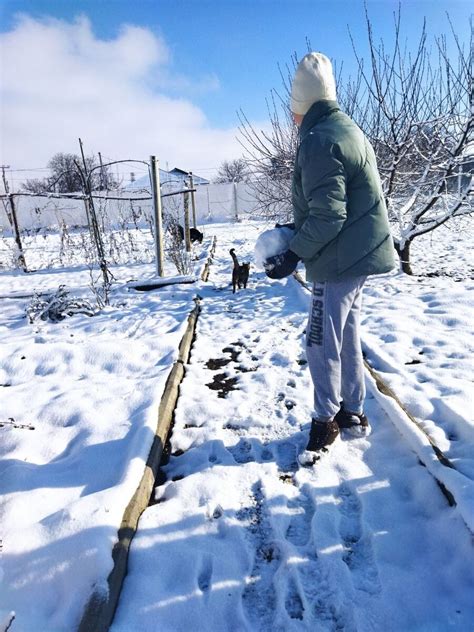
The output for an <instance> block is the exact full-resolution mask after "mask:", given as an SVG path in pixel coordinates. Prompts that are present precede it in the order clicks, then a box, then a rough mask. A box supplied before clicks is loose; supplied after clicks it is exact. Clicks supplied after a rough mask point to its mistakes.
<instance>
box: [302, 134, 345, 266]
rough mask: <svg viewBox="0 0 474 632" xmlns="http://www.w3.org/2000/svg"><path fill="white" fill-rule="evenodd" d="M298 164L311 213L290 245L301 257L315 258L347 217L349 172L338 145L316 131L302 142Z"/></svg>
mask: <svg viewBox="0 0 474 632" xmlns="http://www.w3.org/2000/svg"><path fill="white" fill-rule="evenodd" d="M298 168H299V170H300V174H301V185H302V190H303V196H304V198H305V200H306V203H307V204H308V215H307V217H306V219H305V221H304V222H303V224H302V225H301V226H300V228H299V230H298V231H297V233H296V235H295V236H294V237H293V239H292V240H291V242H290V249H291V250H292V251H293V252H295V253H296V254H297V255H298V256H299V257H300V258H301V259H312V258H314V257H316V256H317V254H318V253H319V252H320V251H321V250H322V248H324V246H326V244H328V243H329V242H330V241H332V240H333V239H334V238H335V237H336V236H337V235H338V233H339V231H340V230H341V228H342V225H343V224H344V222H345V220H346V217H347V214H346V173H345V169H344V165H343V163H342V161H341V156H340V151H339V148H338V146H337V145H334V144H333V143H330V142H328V141H327V140H324V139H321V138H320V137H319V136H318V135H317V134H310V135H309V136H307V137H306V138H305V139H304V141H303V143H302V145H301V146H300V149H299V152H298Z"/></svg>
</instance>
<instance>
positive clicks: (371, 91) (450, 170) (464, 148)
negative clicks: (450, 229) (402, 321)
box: [345, 9, 474, 274]
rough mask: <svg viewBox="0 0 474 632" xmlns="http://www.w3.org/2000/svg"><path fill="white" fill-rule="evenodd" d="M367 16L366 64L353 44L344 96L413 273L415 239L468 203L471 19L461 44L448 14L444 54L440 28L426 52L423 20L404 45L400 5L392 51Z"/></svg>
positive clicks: (473, 113)
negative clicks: (413, 43) (368, 146)
mask: <svg viewBox="0 0 474 632" xmlns="http://www.w3.org/2000/svg"><path fill="white" fill-rule="evenodd" d="M448 21H449V17H448ZM366 23H367V33H368V40H369V51H370V66H369V68H368V70H365V67H364V61H363V59H362V58H361V57H360V56H359V55H358V54H357V51H356V49H355V46H354V51H355V54H356V57H357V61H358V64H359V79H358V82H357V83H351V82H348V84H347V85H346V92H345V101H346V103H347V102H351V104H352V107H353V108H354V109H353V112H352V115H353V116H354V117H355V118H356V120H357V121H358V123H359V125H360V126H361V128H362V129H363V131H364V132H365V134H366V135H367V136H368V138H369V139H370V141H371V142H372V144H373V146H374V149H375V152H376V155H377V161H378V166H379V170H380V173H381V178H382V184H383V190H384V195H385V199H386V202H387V207H388V211H389V216H390V219H391V221H392V226H393V232H394V242H395V247H396V249H397V252H398V254H399V256H400V260H401V264H402V269H403V271H404V272H407V273H408V274H411V272H412V270H411V265H410V246H411V244H412V243H413V240H414V239H416V238H417V237H419V236H420V235H423V234H426V233H428V232H430V231H432V230H434V229H435V228H437V227H438V226H441V225H442V224H444V223H445V222H446V221H448V220H449V219H450V218H453V217H458V216H459V215H464V214H468V213H472V212H473V210H474V202H473V195H472V194H473V185H472V172H473V161H472V157H471V158H469V156H468V151H469V146H470V145H471V143H472V142H473V140H474V83H473V61H474V59H473V54H474V53H473V44H474V38H473V28H472V26H473V24H472V19H471V21H470V39H469V42H468V47H467V49H465V48H464V47H463V46H462V44H461V42H460V41H459V39H458V36H457V35H456V32H455V30H454V28H453V26H452V24H451V22H450V21H449V25H450V27H451V36H452V38H451V39H452V44H453V45H454V50H455V55H452V56H450V55H449V54H448V44H447V37H446V36H442V37H440V38H438V39H437V40H436V45H437V46H436V52H435V54H434V55H433V54H431V52H430V48H429V46H428V43H427V33H426V24H423V27H422V30H421V34H420V38H419V42H418V46H417V49H416V50H415V53H414V54H409V53H408V52H407V51H406V49H405V48H404V47H403V46H402V39H401V34H400V9H399V11H398V14H397V15H396V16H395V21H394V41H393V45H392V49H391V50H390V51H389V50H387V48H386V45H385V43H384V42H380V43H379V44H376V43H375V39H374V35H373V30H372V25H371V23H370V19H369V17H368V14H367V10H366ZM453 57H454V59H453Z"/></svg>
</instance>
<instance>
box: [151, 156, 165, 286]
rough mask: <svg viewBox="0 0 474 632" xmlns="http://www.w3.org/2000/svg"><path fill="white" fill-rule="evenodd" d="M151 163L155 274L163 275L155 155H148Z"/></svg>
mask: <svg viewBox="0 0 474 632" xmlns="http://www.w3.org/2000/svg"><path fill="white" fill-rule="evenodd" d="M150 164H151V189H152V194H153V214H154V219H155V261H156V274H157V276H159V277H162V276H164V258H163V221H162V216H161V192H160V161H159V160H158V159H157V158H156V156H150Z"/></svg>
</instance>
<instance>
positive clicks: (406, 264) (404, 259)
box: [394, 240, 413, 274]
mask: <svg viewBox="0 0 474 632" xmlns="http://www.w3.org/2000/svg"><path fill="white" fill-rule="evenodd" d="M394 244H395V250H396V251H397V254H398V256H399V257H400V263H401V264H402V272H405V274H413V270H412V269H411V265H410V246H411V240H410V241H406V242H405V243H404V245H403V248H402V247H401V246H400V243H399V242H397V241H395V242H394Z"/></svg>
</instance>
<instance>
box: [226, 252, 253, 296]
mask: <svg viewBox="0 0 474 632" xmlns="http://www.w3.org/2000/svg"><path fill="white" fill-rule="evenodd" d="M229 252H230V256H231V257H232V260H233V262H234V267H233V269H232V294H235V288H236V287H238V288H239V290H240V289H241V288H242V286H243V287H244V288H246V287H247V281H248V280H249V273H250V263H239V260H238V259H237V256H236V254H235V250H234V248H231V249H230V250H229Z"/></svg>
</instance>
